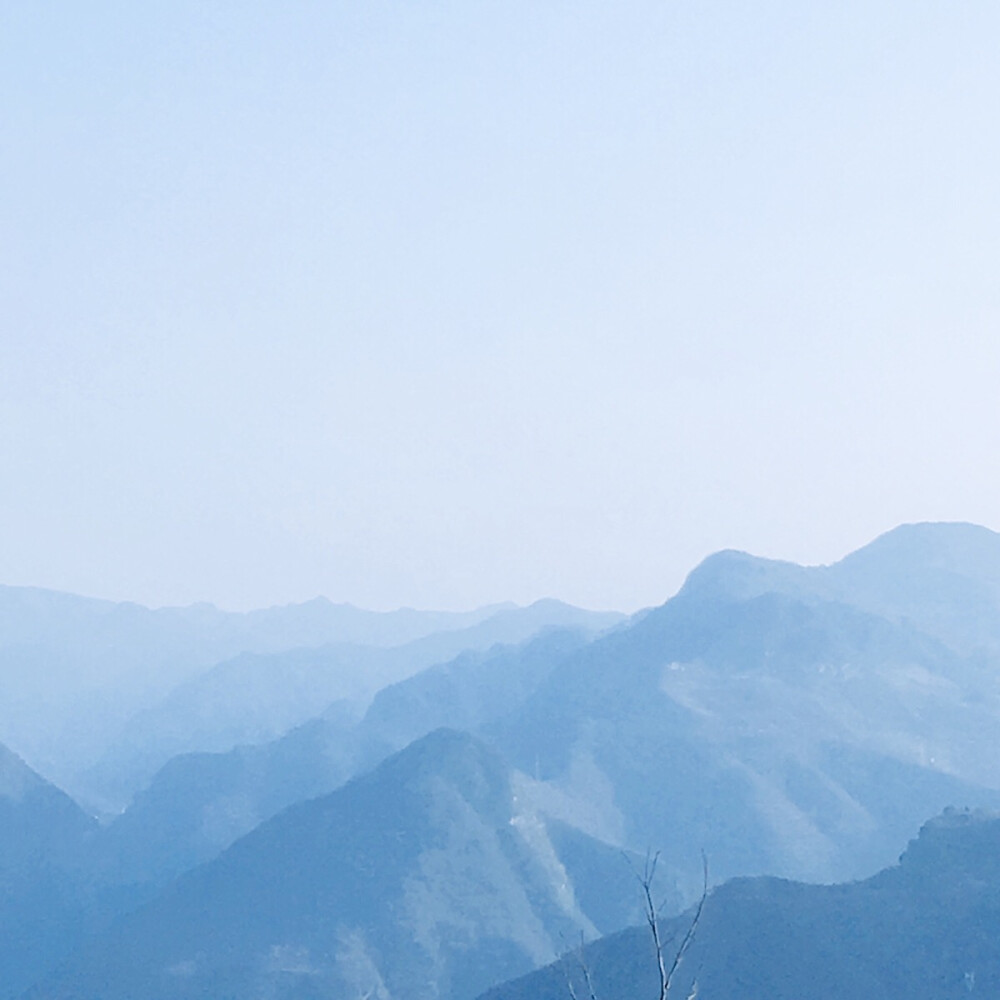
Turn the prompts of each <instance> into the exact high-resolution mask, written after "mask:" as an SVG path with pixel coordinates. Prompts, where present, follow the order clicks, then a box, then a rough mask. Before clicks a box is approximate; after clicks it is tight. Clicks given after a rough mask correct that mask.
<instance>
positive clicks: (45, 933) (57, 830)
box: [0, 746, 97, 1000]
mask: <svg viewBox="0 0 1000 1000" xmlns="http://www.w3.org/2000/svg"><path fill="white" fill-rule="evenodd" d="M96 826H97V824H96V822H95V821H94V820H93V819H91V818H90V817H89V816H87V815H86V814H85V813H84V812H83V811H82V810H81V809H80V808H79V807H78V806H77V805H76V803H75V802H73V800H72V799H70V798H69V797H68V796H67V795H65V794H63V793H62V792H61V791H60V790H59V789H58V788H56V787H55V786H54V785H51V784H49V782H47V781H45V780H44V779H43V778H41V777H40V776H39V775H38V774H36V773H35V772H34V771H32V770H31V768H29V767H28V766H27V764H25V763H24V761H22V760H21V759H20V758H19V757H18V756H17V755H16V754H14V753H12V752H11V751H10V750H8V749H7V748H6V747H4V746H0V969H2V970H3V975H2V976H0V998H3V1000H7V998H9V997H13V996H16V995H17V994H19V993H20V992H21V991H22V990H23V989H25V988H26V987H27V986H28V985H29V984H30V983H31V982H32V981H34V979H35V978H37V976H38V975H40V974H41V973H42V972H44V971H45V970H46V969H47V968H49V967H50V965H51V964H52V963H53V962H54V961H55V959H56V958H57V957H58V956H59V955H61V954H62V953H63V951H64V949H65V948H66V947H67V946H68V945H70V944H71V943H72V942H73V941H74V940H76V939H77V938H78V935H79V922H80V920H81V915H82V914H83V912H84V910H85V908H86V906H85V903H86V901H85V891H84V890H85V886H84V884H83V883H82V882H81V880H80V878H79V876H78V874H77V872H76V870H75V868H76V864H77V861H78V859H79V857H80V856H81V855H82V853H83V850H84V847H85V844H86V843H87V840H88V838H89V837H90V836H91V835H92V834H93V833H94V832H95V830H96Z"/></svg>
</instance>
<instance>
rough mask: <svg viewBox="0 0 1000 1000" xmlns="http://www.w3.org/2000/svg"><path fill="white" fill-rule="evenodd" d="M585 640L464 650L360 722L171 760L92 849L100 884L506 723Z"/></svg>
mask: <svg viewBox="0 0 1000 1000" xmlns="http://www.w3.org/2000/svg"><path fill="white" fill-rule="evenodd" d="M586 642H587V635H586V633H584V632H580V631H576V630H569V629H551V630H546V631H543V632H542V633H541V634H540V635H538V636H537V637H536V638H534V639H531V640H528V641H526V642H524V643H521V644H519V645H517V646H494V647H493V648H492V649H490V650H487V651H467V652H464V653H462V654H460V655H459V656H458V657H456V658H455V659H454V660H452V661H450V662H448V663H444V664H439V665H435V666H431V667H428V668H426V669H424V670H422V671H421V672H420V673H418V674H416V675H414V676H413V677H410V678H407V679H406V680H403V681H399V682H397V683H396V684H392V685H390V686H389V687H387V688H384V689H383V690H382V691H380V692H379V693H378V694H377V695H376V696H375V699H374V701H373V702H372V704H371V706H370V707H369V709H368V711H367V712H366V713H365V715H364V717H363V719H361V720H360V721H358V720H357V719H356V717H355V716H354V713H353V712H352V710H351V709H350V707H349V706H346V705H344V704H343V703H339V702H338V703H335V704H334V705H332V706H331V707H330V708H329V709H328V710H327V711H326V712H324V713H323V715H322V716H319V717H317V718H315V719H312V720H310V721H309V722H307V723H304V724H303V725H301V726H298V727H296V728H295V729H294V730H292V731H291V732H289V733H287V734H285V735H284V736H282V737H280V738H279V739H277V740H273V741H270V742H268V743H263V744H259V745H253V746H239V747H236V748H234V749H233V750H230V751H228V752H226V753H192V754H183V755H180V756H178V757H175V758H173V759H172V760H171V761H169V762H168V763H167V764H166V765H164V767H163V768H161V770H160V771H159V772H158V773H157V774H156V775H155V777H154V778H153V779H152V781H151V782H150V784H149V786H148V787H147V788H145V789H143V790H142V791H141V792H139V793H138V794H137V795H136V797H135V799H134V800H133V801H132V802H131V803H130V805H129V807H128V808H127V809H126V810H125V811H124V812H123V813H122V814H121V815H120V816H119V817H117V818H116V819H115V820H114V822H112V823H111V824H110V825H109V826H108V827H107V828H106V829H105V830H103V831H102V834H101V836H100V837H99V838H97V840H96V841H95V847H96V850H97V855H98V858H97V866H98V870H99V871H100V872H101V873H102V876H101V877H102V878H104V879H105V880H111V881H113V882H116V883H138V884H142V883H152V884H162V883H164V882H166V881H168V880H169V879H170V878H173V877H175V876H177V875H179V874H180V873H181V872H183V871H185V870H186V869H188V868H191V867H193V866H194V865H196V864H198V863H200V862H203V861H207V860H209V859H210V858H212V857H214V856H215V855H216V854H218V853H219V852H220V851H221V850H223V849H224V848H226V847H228V846H229V844H231V843H232V842H233V841H234V840H236V839H237V838H238V837H240V836H242V835H243V834H246V833H249V832H250V830H252V829H253V828H254V827H255V826H256V825H257V824H258V823H260V822H262V821H263V820H265V819H268V818H269V817H271V816H273V815H274V814H275V813H277V812H279V811H280V810H281V809H283V808H285V807H286V806H289V805H292V804H293V803H295V802H298V801H301V800H302V799H306V798H314V797H316V796H319V795H324V794H326V793H328V792H332V791H333V790H334V789H336V788H338V787H339V786H340V785H342V784H343V783H344V782H345V781H347V780H348V778H350V777H352V776H353V775H355V774H359V773H361V772H363V771H366V770H369V769H370V768H371V767H374V766H375V765H376V764H378V763H379V762H380V761H381V760H383V759H384V758H385V757H387V756H389V755H390V754H391V753H393V752H395V751H396V750H400V749H402V748H403V747H405V746H406V745H407V744H409V743H410V742H412V741H413V740H415V739H418V738H420V737H421V736H425V735H426V734H427V733H429V732H431V731H432V730H434V729H437V728H440V727H444V726H450V727H458V728H461V729H465V730H470V731H471V730H475V729H477V728H480V727H482V726H483V725H484V724H485V723H487V722H489V721H490V720H492V719H495V718H499V717H501V716H503V715H505V714H506V713H508V712H510V711H512V710H513V709H514V708H515V707H516V706H517V705H518V704H520V703H521V702H523V700H524V699H525V698H527V696H528V695H529V694H530V693H531V691H533V690H534V689H535V688H536V687H537V686H538V685H539V684H540V683H541V682H542V680H544V678H545V677H546V676H547V675H548V673H549V672H551V670H553V669H554V668H555V666H556V665H557V664H558V663H559V662H561V661H562V660H563V659H565V658H566V657H568V656H569V655H571V654H572V653H573V652H575V651H576V650H578V649H579V648H581V647H582V646H583V645H584V644H585V643H586Z"/></svg>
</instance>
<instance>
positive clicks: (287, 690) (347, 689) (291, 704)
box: [71, 601, 622, 812]
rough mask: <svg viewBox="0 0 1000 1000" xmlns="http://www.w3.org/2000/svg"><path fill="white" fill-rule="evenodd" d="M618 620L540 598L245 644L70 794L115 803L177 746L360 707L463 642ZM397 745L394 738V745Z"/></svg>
mask: <svg viewBox="0 0 1000 1000" xmlns="http://www.w3.org/2000/svg"><path fill="white" fill-rule="evenodd" d="M621 619H622V616H621V615H619V614H618V613H616V612H594V611H584V610H582V609H580V608H574V607H571V606H570V605H567V604H563V603H561V602H559V601H538V602H536V603H535V604H532V605H529V606H528V607H525V608H503V609H501V610H499V611H497V612H496V613H495V614H492V615H490V616H489V617H487V618H485V619H484V620H482V621H480V622H478V623H477V624H475V625H472V626H470V627H468V628H461V629H451V630H448V631H442V632H438V633H434V634H432V635H427V636H423V637H421V638H419V639H416V640H414V641H412V642H408V643H406V644H403V645H399V646H394V647H389V648H379V647H373V646H359V645H356V644H345V643H339V644H335V645H333V644H331V645H326V646H321V647H318V648H315V649H292V650H285V651H282V652H280V653H271V654H254V653H243V654H241V655H239V656H237V657H234V658H232V659H230V660H226V661H225V662H223V663H220V664H217V665H215V666H214V667H212V668H211V669H210V670H208V671H204V672H202V673H200V674H198V675H197V676H195V677H193V678H191V679H190V680H188V681H186V682H185V683H183V684H181V685H179V686H178V687H176V688H175V689H174V690H173V691H172V692H170V694H169V695H168V696H167V697H165V698H164V699H162V700H161V701H159V702H158V703H157V704H155V705H154V706H151V707H150V708H148V709H146V710H145V711H142V712H139V713H137V714H136V715H135V716H134V717H133V718H132V719H131V720H129V722H128V723H127V724H126V725H125V726H124V727H123V729H122V731H121V732H120V734H119V736H118V737H117V738H116V739H115V740H114V742H113V743H112V744H111V746H110V747H109V748H108V749H107V750H106V751H105V753H104V754H103V756H102V758H101V759H100V760H99V761H98V762H97V763H96V764H94V765H93V766H92V767H90V768H87V769H86V770H84V771H82V772H80V773H78V774H76V775H75V777H74V781H73V784H72V786H71V787H72V789H73V791H74V792H75V793H76V794H77V795H78V796H80V797H82V798H85V799H87V800H88V801H97V802H101V803H104V804H105V806H106V808H107V811H110V812H117V811H120V810H121V808H122V807H124V805H125V803H126V802H127V801H128V800H129V798H131V796H132V794H133V793H134V792H135V791H136V790H137V789H139V788H141V787H143V785H145V784H146V783H147V782H148V781H149V779H150V778H151V777H152V775H153V774H154V773H155V772H156V770H157V769H158V768H159V767H161V766H162V765H163V764H165V763H166V762H167V761H168V760H169V759H170V758H171V757H173V756H175V755H178V754H184V753H191V752H195V751H203V750H207V751H216V752H219V751H227V750H229V749H231V748H233V747H236V746H238V745H240V744H256V743H262V742H265V741H268V740H273V739H275V738H277V737H279V736H280V735H282V734H283V733H286V732H288V731H289V730H291V729H292V728H293V727H295V726H298V725H300V724H302V723H304V722H306V721H307V720H309V719H311V718H314V717H316V716H318V715H320V714H321V713H322V712H323V711H324V710H325V709H326V708H327V706H329V705H330V704H331V703H333V702H335V701H343V702H349V703H351V705H353V710H354V711H355V712H356V713H358V714H360V712H361V711H362V710H363V708H364V707H365V705H366V704H367V702H368V701H369V700H370V699H371V698H372V696H373V695H374V694H375V693H376V692H377V691H378V690H379V689H381V688H383V687H385V686H386V685H389V684H392V683H393V682H396V681H398V680H400V679H401V678H405V677H408V676H410V675H412V674H415V673H417V672H418V671H420V670H422V669H423V668H425V667H427V666H429V665H431V664H434V663H440V662H445V661H449V660H451V659H453V658H454V657H456V656H457V655H458V654H460V653H461V652H463V651H466V650H483V649H488V648H490V647H492V646H494V645H496V644H498V643H507V644H510V643H519V642H522V641H524V640H525V639H527V638H528V637H530V636H531V635H534V634H535V633H537V632H538V631H540V630H543V629H546V628H553V627H557V626H561V627H567V626H568V627H574V628H580V629H585V630H588V631H590V632H598V631H602V630H604V629H606V628H608V627H610V626H612V625H614V624H616V623H617V622H619V621H620V620H621ZM448 721H449V720H447V719H442V720H441V722H448ZM450 724H454V723H450ZM432 728H435V727H434V726H429V727H426V728H425V729H423V730H422V732H428V731H429V730H430V729H432ZM407 742H408V741H407ZM403 745H404V744H403V743H400V742H398V741H395V742H394V743H393V745H392V749H398V748H399V747H401V746H403Z"/></svg>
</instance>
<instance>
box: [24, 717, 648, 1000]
mask: <svg viewBox="0 0 1000 1000" xmlns="http://www.w3.org/2000/svg"><path fill="white" fill-rule="evenodd" d="M560 852H561V853H560ZM563 855H564V856H565V858H569V859H571V863H572V865H573V867H574V870H569V869H567V867H566V864H565V862H564V857H563ZM623 870H624V866H623V865H622V862H621V858H620V856H619V854H618V852H617V851H614V850H612V849H610V848H607V847H605V846H603V845H600V844H598V843H596V842H593V841H590V840H589V839H588V838H586V837H583V836H581V835H580V834H579V833H576V832H574V831H571V830H566V829H564V828H558V829H557V830H555V831H554V832H553V833H552V834H550V831H549V829H548V828H547V827H546V824H545V823H544V822H543V821H542V820H541V818H540V817H538V816H537V815H536V814H534V813H533V812H532V811H530V809H527V808H525V806H524V804H523V802H522V801H521V797H520V795H519V791H518V785H517V782H516V780H512V777H511V775H510V773H509V771H508V770H507V769H506V767H505V766H504V765H503V764H502V763H501V762H500V760H499V758H498V757H496V755H495V754H493V753H492V752H491V751H489V750H487V749H486V748H485V747H484V746H483V745H482V744H481V743H478V742H477V741H475V740H474V739H473V738H471V737H469V736H466V735H463V734H459V733H456V732H453V731H447V730H439V731H437V732H435V733H432V734H431V735H430V736H428V737H425V738H424V739H422V740H419V741H417V742H416V743H414V744H412V745H411V746H410V747H408V748H407V749H406V750H404V751H402V752H400V753H399V754H396V755H395V756H393V757H391V758H389V759H388V760H386V761H385V762H384V763H383V764H382V765H380V766H379V767H378V768H377V769H376V770H375V771H374V772H372V773H371V774H369V775H367V776H365V777H363V778H360V779H357V780H355V781H352V782H350V783H349V784H347V785H346V786H344V788H343V789H341V790H340V791H338V792H335V793H333V794H332V795H328V796H326V797H324V798H320V799H315V800H312V801H309V802H304V803H301V804H299V805H297V806H293V807H292V808H290V809H288V810H286V811H285V812H283V813H281V814H280V815H279V816H277V817H275V818H274V819H272V820H270V821H268V822H266V823H264V824H263V825H262V826H260V827H259V828H258V829H257V830H255V831H254V832H253V833H251V834H249V835H248V836H247V837H244V838H243V839H242V840H240V841H238V842H237V843H235V844H234V845H233V846H232V847H231V848H230V849H229V850H227V851H226V852H225V853H224V854H223V855H221V856H220V857H219V858H218V859H217V860H215V861H213V862H211V863H209V864H207V865H205V866H202V867H200V868H197V869H195V870H193V871H191V872H190V873H188V874H187V875H185V876H184V877H182V878H181V879H180V880H178V881H177V882H176V883H174V884H173V885H172V886H171V887H170V888H169V889H168V890H167V891H166V892H165V893H164V894H163V895H161V896H160V897H159V898H158V899H157V900H156V901H154V902H153V903H151V904H149V905H148V906H146V907H144V908H142V909H140V910H139V911H138V912H136V913H134V914H131V915H130V916H129V917H128V918H127V919H125V920H123V921H122V922H120V923H119V924H118V925H117V926H116V927H115V928H114V929H113V930H112V931H111V932H110V933H108V934H106V935H104V936H103V937H101V938H99V939H97V940H95V941H94V942H92V943H91V944H90V945H89V946H88V947H87V948H86V949H84V950H83V951H82V952H81V953H80V954H79V955H78V956H77V957H76V958H74V959H73V960H72V961H71V962H70V963H69V964H68V965H66V966H65V967H64V968H63V969H62V970H61V971H60V972H59V973H58V974H57V975H56V976H55V977H53V978H52V979H51V980H49V981H47V982H46V983H44V984H43V985H41V986H39V987H37V988H36V989H35V990H33V991H32V992H31V993H30V994H29V995H30V996H31V997H33V998H43V997H45V998H65V1000H69V998H73V1000H88V998H93V1000H117V998H125V997H130V998H131V997H138V996H141V997H143V998H145V1000H158V998H163V1000H167V998H170V1000H186V998H192V1000H193V998H195V997H198V998H202V997H205V996H233V997H236V996H257V995H261V996H268V997H278V998H285V997H287V998H292V997H318V996H355V995H357V996H365V995H369V996H377V995H378V996H406V997H412V998H415V1000H420V998H422V997H456V998H458V997H470V996H473V995H475V993H477V992H479V991H480V990H482V989H483V988H485V987H486V986H488V985H489V984H490V983H492V982H496V981H498V980H501V979H503V978H505V977H508V976H510V975H515V974H517V973H518V972H523V971H527V970H528V969H530V968H532V967H534V966H537V965H538V964H540V963H542V962H545V961H548V960H551V959H552V958H553V957H554V956H555V955H556V954H557V953H558V952H559V951H560V950H562V948H563V946H564V942H566V941H573V940H575V939H577V938H578V937H579V935H580V933H586V934H588V935H592V934H593V933H594V932H595V930H598V929H601V928H605V929H607V928H609V927H614V926H620V925H621V924H622V922H623V921H626V920H627V919H629V918H630V917H634V916H635V915H636V913H635V911H634V906H633V903H632V901H629V900H626V901H624V902H622V903H619V901H618V900H617V899H616V898H615V894H614V893H612V894H608V895H606V896H602V894H601V892H600V885H601V883H602V882H603V881H605V880H607V879H608V878H609V877H610V873H611V872H612V871H614V872H619V871H623ZM623 881H624V880H623ZM577 886H579V887H580V891H579V893H577V891H576V890H577ZM582 900H586V901H587V903H588V904H589V906H590V909H589V910H586V911H585V910H584V909H583V907H582V905H581V901H582Z"/></svg>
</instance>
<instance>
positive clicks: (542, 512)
mask: <svg viewBox="0 0 1000 1000" xmlns="http://www.w3.org/2000/svg"><path fill="white" fill-rule="evenodd" d="M998 52H1000V5H998V4H997V3H996V2H995V0H982V2H963V0H947V2H946V0H939V2H923V0H897V2H889V0H864V2H853V0H843V2H838V3H836V4H834V3H803V2H802V0H780V2H779V0H774V2H766V0H761V2H755V3H748V2H747V0H732V2H715V0H659V2H656V3H652V2H648V3H644V2H632V0H614V2H589V0H573V2H540V0H531V2H524V3H522V2H518V0H502V2H474V0H465V2H462V3H459V2H454V3H444V2H441V3H438V2H430V0H408V2H398V3H385V2H379V0H355V2H353V3H336V2H331V0H327V2H290V3H263V2H251V0H240V2H221V0H208V2H206V0H197V2H194V0H169V2H167V0H162V2H158V0H143V2H141V3H137V2H135V0H121V2H117V3H114V2H87V3H80V2H79V0H74V2H61V3H60V2H52V3H44V4H42V3H14V2H5V3H0V88H2V99H0V142H2V155H0V255H2V258H0V302H2V308H3V312H2V320H0V322H2V327H0V329H2V333H0V337H2V352H0V582H5V583H11V584H33V585H41V586H46V587H55V588H59V589H68V590H73V591H77V592H82V593H88V594H94V595H98V596H107V597H114V598H130V599H135V600H139V601H142V602H145V603H152V604H163V603H186V602H188V601H192V600H198V599H206V600H211V601H214V602H216V603H218V604H220V605H222V606H223V607H231V608H245V607H250V606H258V605H265V604H272V603H283V602H286V601H290V600H300V599H305V598H309V597H312V596H314V595H316V594H318V593H322V594H325V595H327V596H328V597H330V598H331V599H334V600H349V601H353V602H355V603H358V604H362V605H367V606H372V607H379V608H384V607H391V606H396V605H399V604H411V605H417V606H424V607H429V606H440V607H469V606H472V605H476V604H480V603H484V602H487V601H494V600H502V599H513V600H517V601H521V602H524V601H529V600H532V599H534V598H537V597H540V596H544V595H553V596H559V597H563V598H565V599H566V600H570V601H573V602H577V603H582V604H585V605H591V606H602V607H604V606H608V607H616V608H622V609H631V608H635V607H638V606H640V605H645V604H650V603H659V602H661V601H662V600H664V599H665V598H666V597H668V596H669V595H670V594H671V593H672V592H673V591H674V590H675V589H676V587H677V586H678V585H679V584H680V582H681V580H682V579H683V576H684V575H685V573H686V572H687V571H688V570H689V569H690V568H691V567H692V565H693V564H694V563H695V562H697V561H698V560H699V559H700V558H701V557H702V556H704V555H706V554H707V553H709V552H710V551H712V550H715V549H718V548H723V547H737V548H742V549H748V550H750V551H754V552H757V553H760V554H764V555H773V556H779V557H784V558H791V559H795V560H798V561H807V562H826V561H830V560H832V559H835V558H838V557H839V556H841V555H842V554H844V553H845V552H846V551H848V550H849V549H851V548H855V547H857V546H858V545H860V544H862V543H864V542H866V541H868V540H869V539H870V538H871V537H873V536H874V535H876V534H878V533H879V532H881V531H883V530H886V529H888V528H890V527H892V526H894V525H895V524H897V523H899V522H902V521H913V520H924V519H935V520H937V519H947V520H972V521H977V522H979V523H982V524H986V525H988V526H990V527H993V528H1000V461H998V455H1000V403H998V397H1000V392H998V389H1000V277H998V266H1000V124H998V123H1000V117H998V115H1000V112H998V107H1000V59H998V58H997V53H998Z"/></svg>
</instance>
